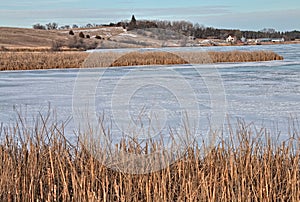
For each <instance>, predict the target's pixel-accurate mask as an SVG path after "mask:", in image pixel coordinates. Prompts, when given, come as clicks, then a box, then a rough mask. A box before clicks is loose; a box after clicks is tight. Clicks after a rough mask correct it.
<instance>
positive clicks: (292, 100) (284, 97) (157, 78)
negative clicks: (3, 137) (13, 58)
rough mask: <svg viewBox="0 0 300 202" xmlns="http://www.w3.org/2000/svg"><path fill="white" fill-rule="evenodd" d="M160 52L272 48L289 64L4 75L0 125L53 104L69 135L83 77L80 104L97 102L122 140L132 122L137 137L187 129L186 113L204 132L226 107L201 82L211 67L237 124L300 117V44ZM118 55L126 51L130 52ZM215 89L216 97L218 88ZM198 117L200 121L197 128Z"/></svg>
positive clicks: (278, 123) (276, 123) (284, 125)
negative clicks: (77, 86)
mask: <svg viewBox="0 0 300 202" xmlns="http://www.w3.org/2000/svg"><path fill="white" fill-rule="evenodd" d="M151 50H152V49H151ZM162 50H165V51H199V50H201V51H203V50H204V51H206V50H214V51H226V50H272V51H275V52H276V53H278V54H280V55H283V56H284V58H285V60H284V61H271V62H253V63H226V64H216V65H175V66H143V67H141V66H138V67H118V68H109V69H103V68H95V69H80V70H78V69H68V70H62V69H60V70H57V69H56V70H36V71H11V72H8V71H6V72H0V122H1V123H3V124H4V125H8V124H12V123H13V122H15V121H16V118H17V111H20V110H21V111H22V116H23V117H24V118H26V119H28V120H32V119H33V118H34V117H36V116H38V114H39V112H40V113H42V114H45V113H46V112H47V110H48V106H49V105H50V107H51V109H52V110H55V111H56V114H57V120H59V121H66V120H68V119H70V118H71V120H70V121H69V122H68V125H67V128H66V134H68V135H69V136H71V135H72V134H73V131H74V130H75V131H76V130H77V129H78V128H76V124H75V120H74V108H72V107H73V103H74V97H73V95H74V87H75V84H76V82H79V81H78V77H79V76H80V75H81V76H82V75H84V77H81V80H80V82H82V83H80V85H81V84H82V86H81V87H82V89H81V90H83V91H82V93H87V97H86V100H84V99H85V98H81V99H82V100H79V101H80V102H77V103H81V102H82V108H84V107H86V106H85V105H86V103H87V102H89V101H91V100H94V103H95V106H94V110H95V113H96V115H98V116H102V115H103V114H104V116H105V119H106V121H107V122H106V123H107V126H108V127H112V128H113V131H114V132H115V133H116V134H118V135H121V134H122V133H124V130H125V131H127V130H131V129H132V130H133V128H131V126H132V125H134V126H135V130H136V131H135V132H137V133H140V134H142V133H143V134H144V135H147V133H149V131H145V129H147V128H148V129H149V128H151V133H167V131H168V130H169V127H172V128H179V127H181V126H182V122H181V120H182V118H183V117H184V113H185V112H186V111H189V112H191V114H192V115H191V116H192V117H190V118H191V120H192V121H191V120H190V122H191V123H190V124H192V125H193V124H194V125H193V126H192V127H197V129H199V131H201V132H206V131H208V130H209V125H210V124H211V117H212V116H213V113H215V112H216V113H218V110H222V107H223V106H218V104H216V103H218V102H217V101H218V100H215V102H214V101H213V100H211V99H215V98H218V95H216V96H212V95H211V94H210V91H212V90H211V89H213V88H211V89H210V88H209V87H208V86H207V85H208V84H209V85H212V82H211V83H209V81H207V80H205V78H204V77H203V75H204V74H206V73H207V72H205V71H208V72H209V71H211V69H212V68H216V70H217V73H218V75H220V79H221V82H222V83H221V84H222V86H223V87H224V88H223V91H224V94H225V95H226V101H227V108H226V113H227V114H228V115H229V117H231V118H232V119H236V118H243V119H244V120H245V121H246V122H248V123H249V122H254V123H255V124H256V125H257V126H265V127H268V128H270V129H275V128H278V130H280V131H283V132H287V129H288V124H289V123H288V121H289V118H291V117H299V115H300V99H299V98H300V45H272V46H245V47H206V48H173V49H168V48H164V49H162ZM97 51H112V50H97ZM115 51H125V52H129V51H132V49H122V50H115ZM214 73H216V72H214ZM207 75H209V74H207ZM92 82H97V83H96V84H97V85H96V88H95V89H87V88H89V86H90V83H92ZM77 84H78V83H77ZM134 86H136V87H134ZM219 87H220V86H219ZM213 91H214V92H218V91H215V89H213ZM183 97H184V98H185V99H183ZM75 99H77V98H75ZM220 99H222V97H220ZM184 102H189V103H190V104H186V103H184ZM195 103H196V105H195ZM213 103H215V105H214V106H213ZM118 115H120V116H118ZM193 116H194V117H193ZM223 118H225V117H223ZM128 120H131V122H128ZM150 120H152V121H150ZM195 120H196V121H198V123H193V121H195ZM126 124H128V126H127V128H126ZM129 125H130V126H129ZM124 127H125V128H124ZM118 137H119V136H118ZM145 138H147V136H145Z"/></svg>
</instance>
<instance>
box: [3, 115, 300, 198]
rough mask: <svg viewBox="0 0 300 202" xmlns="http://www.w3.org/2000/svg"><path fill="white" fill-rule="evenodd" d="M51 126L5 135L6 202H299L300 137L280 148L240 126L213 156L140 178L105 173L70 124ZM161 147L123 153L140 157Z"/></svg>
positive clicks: (18, 128) (13, 129)
mask: <svg viewBox="0 0 300 202" xmlns="http://www.w3.org/2000/svg"><path fill="white" fill-rule="evenodd" d="M50 120H51V118H49V116H48V117H41V118H40V119H39V121H36V124H35V125H34V127H26V123H24V122H23V121H22V120H21V119H20V120H19V121H18V122H17V123H16V124H15V125H13V126H10V127H8V126H7V127H5V126H3V125H2V126H1V127H0V137H1V143H0V159H1V161H0V199H1V201H299V200H300V168H299V166H300V148H299V145H300V139H299V134H298V133H297V131H296V130H294V132H293V133H292V134H290V139H288V140H286V141H282V142H276V141H274V140H273V138H271V137H270V135H269V134H268V133H267V130H266V129H262V130H260V131H257V132H253V130H252V129H251V127H250V126H249V125H246V124H245V123H242V122H238V123H237V125H236V130H235V131H234V130H233V129H231V130H229V131H231V132H230V137H229V138H220V139H219V141H218V142H219V143H218V144H217V145H216V146H215V147H214V148H212V149H209V150H207V149H205V147H206V146H205V145H198V144H196V143H195V144H194V145H191V147H190V148H188V149H187V151H186V153H185V155H183V156H181V158H180V159H179V160H178V161H176V162H175V163H173V164H172V165H170V166H168V167H167V168H165V169H163V170H160V171H157V172H152V173H148V174H144V175H135V174H126V173H121V172H118V171H116V170H112V169H109V168H107V167H105V166H103V164H102V163H101V162H100V161H98V160H97V159H95V158H94V156H92V155H91V154H90V153H89V152H88V151H87V150H86V148H85V145H84V144H82V143H81V142H80V141H75V142H73V143H70V142H68V140H67V139H66V137H65V135H64V127H65V126H64V124H63V123H52V122H51V121H50ZM127 141H128V140H127ZM157 144H159V143H157ZM157 146H158V145H155V144H154V143H152V144H148V145H147V147H148V148H146V149H145V148H141V145H139V144H138V143H137V142H134V141H128V142H127V144H124V142H123V143H120V144H119V145H116V147H117V148H119V149H120V150H123V151H128V152H135V153H139V154H143V153H144V152H145V151H148V150H151V149H152V150H154V151H155V150H156V148H157ZM102 154H103V155H104V156H105V151H103V153H102Z"/></svg>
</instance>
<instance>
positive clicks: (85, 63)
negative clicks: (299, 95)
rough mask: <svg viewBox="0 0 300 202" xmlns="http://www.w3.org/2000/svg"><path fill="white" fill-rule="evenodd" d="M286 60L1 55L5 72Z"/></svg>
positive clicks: (258, 54) (268, 56)
mask: <svg viewBox="0 0 300 202" xmlns="http://www.w3.org/2000/svg"><path fill="white" fill-rule="evenodd" d="M270 60H283V57H282V56H279V55H278V54H276V53H274V52H269V51H251V52H247V51H230V52H176V53H169V52H131V53H127V54H123V53H113V52H108V53H91V54H88V53H85V52H0V71H1V70H30V69H53V68H82V67H109V66H135V65H173V64H188V63H190V64H207V63H220V62H254V61H270Z"/></svg>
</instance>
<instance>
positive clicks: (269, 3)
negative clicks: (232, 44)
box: [0, 0, 300, 31]
mask: <svg viewBox="0 0 300 202" xmlns="http://www.w3.org/2000/svg"><path fill="white" fill-rule="evenodd" d="M133 14H134V15H135V17H136V19H137V20H139V19H140V20H141V19H143V20H144V19H149V20H186V21H190V22H192V23H199V24H200V25H204V26H206V27H215V28H227V29H241V30H255V31H257V30H262V29H263V28H274V29H275V30H277V31H292V30H300V0H285V1H282V0H252V1H251V0H246V1H245V0H239V1H238V0H222V1H221V0H210V1H209V0H188V1H187V0H185V1H184V0H172V1H171V0H106V1H102V0H30V1H29V0H0V26H9V27H32V25H34V24H36V23H40V24H46V23H49V22H56V23H58V24H59V26H63V25H73V24H77V25H86V24H88V23H91V24H107V23H110V22H119V21H123V20H130V19H131V16H132V15H133Z"/></svg>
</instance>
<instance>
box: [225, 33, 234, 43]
mask: <svg viewBox="0 0 300 202" xmlns="http://www.w3.org/2000/svg"><path fill="white" fill-rule="evenodd" d="M226 42H227V43H235V42H236V37H235V36H234V37H232V36H231V35H229V36H228V37H227V39H226Z"/></svg>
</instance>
